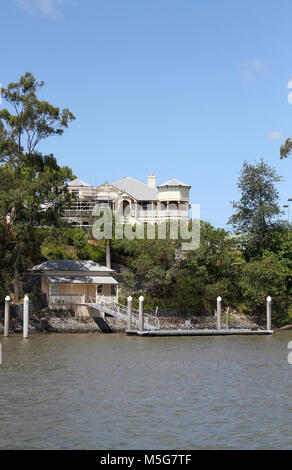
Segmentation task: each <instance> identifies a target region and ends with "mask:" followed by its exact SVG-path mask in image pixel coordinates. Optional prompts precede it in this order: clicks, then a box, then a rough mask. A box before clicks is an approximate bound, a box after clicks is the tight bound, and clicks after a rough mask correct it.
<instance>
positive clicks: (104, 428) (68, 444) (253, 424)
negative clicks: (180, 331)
mask: <svg viewBox="0 0 292 470" xmlns="http://www.w3.org/2000/svg"><path fill="white" fill-rule="evenodd" d="M289 340H292V332H281V333H275V334H274V336H272V337H244V336H242V337H189V338H186V337H184V338H182V337H177V338H175V337H173V338H138V337H127V336H126V335H123V334H115V335H103V334H92V335H88V334H83V335H61V334H60V335H53V334H52V335H31V336H30V339H29V340H28V341H24V340H23V339H22V338H21V337H20V336H14V337H10V338H3V337H1V339H0V342H1V343H2V352H3V364H2V365H0V448H1V449H217V448H220V449H223V448H225V449H247V448H248V449H268V448H272V449H288V448H289V449H291V448H292V421H291V420H292V417H291V409H292V400H291V398H292V392H291V384H292V365H289V364H288V361H287V355H288V349H287V344H288V341H289Z"/></svg>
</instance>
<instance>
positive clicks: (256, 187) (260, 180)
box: [228, 159, 282, 256]
mask: <svg viewBox="0 0 292 470" xmlns="http://www.w3.org/2000/svg"><path fill="white" fill-rule="evenodd" d="M281 179H282V178H281V177H280V176H278V175H277V173H276V171H275V170H274V168H271V167H270V166H269V165H268V164H267V163H266V162H264V160H263V159H260V160H259V161H258V162H256V163H255V164H250V163H248V162H244V163H243V168H242V170H241V173H240V178H239V181H238V189H239V190H240V192H241V198H240V200H239V201H238V202H234V201H233V203H232V205H233V208H234V209H235V210H236V212H235V213H234V214H233V215H232V216H231V218H230V219H229V222H228V223H230V224H232V225H233V227H234V229H235V230H236V232H237V233H240V232H241V233H242V232H243V233H246V234H249V236H250V237H249V242H248V254H249V255H250V256H254V255H255V254H258V255H261V253H262V250H264V249H267V248H269V246H270V238H271V232H272V231H273V230H275V228H276V226H277V224H278V223H279V222H278V220H277V216H278V215H279V214H280V213H281V211H280V207H279V193H278V191H277V189H276V186H275V183H277V182H279V181H281Z"/></svg>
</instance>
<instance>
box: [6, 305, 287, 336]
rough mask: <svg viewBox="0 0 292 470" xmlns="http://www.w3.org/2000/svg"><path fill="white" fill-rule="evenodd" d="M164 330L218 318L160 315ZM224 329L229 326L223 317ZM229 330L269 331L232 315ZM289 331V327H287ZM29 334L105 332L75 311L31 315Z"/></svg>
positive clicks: (207, 325) (116, 325) (119, 326)
mask: <svg viewBox="0 0 292 470" xmlns="http://www.w3.org/2000/svg"><path fill="white" fill-rule="evenodd" d="M159 320H160V327H161V328H162V329H186V328H192V329H198V330H200V329H210V330H214V329H216V327H217V320H216V317H215V316H211V315H209V316H188V317H186V316H184V315H181V316H175V317H174V316H167V315H165V316H159ZM106 321H107V323H108V324H109V325H110V327H111V328H112V330H113V332H123V331H125V330H126V324H125V322H124V321H122V320H121V319H118V318H113V317H106ZM222 326H223V327H224V326H225V318H223V322H222ZM228 326H229V328H241V329H251V330H257V329H259V328H260V329H265V324H264V323H263V322H262V321H260V320H257V322H255V321H254V319H253V318H250V317H249V316H247V315H244V314H235V313H233V314H232V315H230V316H229V319H228ZM287 328H288V327H287ZM3 331H4V323H3V318H2V319H1V320H0V334H2V333H3ZM10 333H12V334H13V333H15V334H17V333H22V316H20V315H13V316H12V317H11V319H10ZM29 333H30V334H33V333H101V330H100V328H99V326H98V325H97V323H96V322H95V320H94V319H93V318H91V317H89V318H82V319H78V318H75V316H74V314H73V313H71V312H49V311H47V310H42V311H41V312H39V313H35V314H31V315H30V321H29Z"/></svg>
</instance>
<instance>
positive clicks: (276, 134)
mask: <svg viewBox="0 0 292 470" xmlns="http://www.w3.org/2000/svg"><path fill="white" fill-rule="evenodd" d="M283 138H284V136H283V134H282V132H280V131H277V130H274V131H271V132H269V140H282V139H283Z"/></svg>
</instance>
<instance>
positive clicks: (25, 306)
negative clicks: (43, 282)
mask: <svg viewBox="0 0 292 470" xmlns="http://www.w3.org/2000/svg"><path fill="white" fill-rule="evenodd" d="M28 322H29V298H28V295H26V296H25V297H24V299H23V337H24V338H28Z"/></svg>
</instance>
